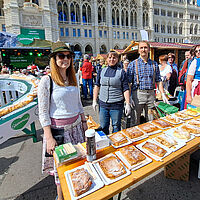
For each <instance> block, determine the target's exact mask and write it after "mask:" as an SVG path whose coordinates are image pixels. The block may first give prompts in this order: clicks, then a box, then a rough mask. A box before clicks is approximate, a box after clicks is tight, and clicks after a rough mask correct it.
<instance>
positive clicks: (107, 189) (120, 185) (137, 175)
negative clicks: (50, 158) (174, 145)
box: [57, 133, 200, 200]
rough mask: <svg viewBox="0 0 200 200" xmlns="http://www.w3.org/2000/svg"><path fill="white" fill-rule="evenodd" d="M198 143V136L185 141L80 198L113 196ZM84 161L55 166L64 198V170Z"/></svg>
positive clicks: (110, 149) (108, 150)
mask: <svg viewBox="0 0 200 200" xmlns="http://www.w3.org/2000/svg"><path fill="white" fill-rule="evenodd" d="M156 135H160V133H159V134H156ZM156 135H152V136H150V137H149V138H153V137H155V136H156ZM145 140H146V139H145ZM142 141H144V140H142ZM142 141H139V142H134V143H133V144H134V145H136V144H139V143H141V142H142ZM199 144H200V140H199V137H195V138H194V139H193V140H191V141H189V142H187V143H186V145H185V146H184V147H182V148H181V149H179V150H177V151H175V152H173V153H172V154H170V155H169V156H167V157H165V158H164V159H163V161H155V160H153V162H151V163H150V164H148V165H146V166H143V167H142V168H140V169H138V170H136V171H132V172H131V175H129V176H127V177H125V178H123V179H121V180H119V181H117V182H115V183H113V184H111V185H106V186H104V187H103V188H101V189H99V190H97V191H95V192H94V193H92V194H89V195H87V196H85V197H83V198H82V199H83V200H87V199H88V200H89V199H109V198H111V197H113V196H114V195H116V194H118V193H120V192H122V191H123V190H125V189H126V188H128V187H130V186H131V185H133V184H135V183H137V182H138V181H140V180H142V179H143V178H145V177H147V176H148V175H150V174H152V173H153V172H155V171H157V170H159V169H160V168H162V167H164V166H166V165H168V164H169V163H171V162H173V161H175V160H176V159H178V158H180V157H181V156H183V155H185V154H186V153H192V152H194V151H196V150H197V149H199ZM114 151H116V149H114V148H113V147H112V146H110V147H107V148H105V149H103V150H102V151H100V152H98V153H97V158H100V157H103V156H104V155H107V154H109V153H111V152H114ZM85 161H86V160H81V161H78V162H76V163H73V164H68V165H62V166H60V167H58V168H57V171H58V175H59V179H60V183H61V187H62V191H63V195H64V199H65V200H69V199H71V195H70V193H69V189H68V186H67V182H66V178H65V175H64V172H65V171H67V170H70V169H73V168H75V167H77V166H80V165H82V164H84V163H85Z"/></svg>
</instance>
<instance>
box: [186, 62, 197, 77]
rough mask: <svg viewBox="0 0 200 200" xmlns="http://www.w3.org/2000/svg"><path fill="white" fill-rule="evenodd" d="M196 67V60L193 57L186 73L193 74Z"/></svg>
mask: <svg viewBox="0 0 200 200" xmlns="http://www.w3.org/2000/svg"><path fill="white" fill-rule="evenodd" d="M196 67H197V60H196V59H194V60H193V61H192V62H191V64H190V67H189V69H188V75H192V76H194V74H195V72H196Z"/></svg>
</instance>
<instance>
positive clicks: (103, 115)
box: [99, 107, 123, 135]
mask: <svg viewBox="0 0 200 200" xmlns="http://www.w3.org/2000/svg"><path fill="white" fill-rule="evenodd" d="M122 114H123V108H121V109H120V110H109V109H106V108H102V107H100V109H99V120H100V125H101V128H102V129H103V132H104V133H105V134H106V135H108V134H109V126H110V118H111V120H112V128H113V131H112V132H113V133H115V132H118V131H120V130H121V119H122Z"/></svg>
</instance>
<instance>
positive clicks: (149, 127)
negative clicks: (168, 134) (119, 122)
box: [137, 122, 161, 135]
mask: <svg viewBox="0 0 200 200" xmlns="http://www.w3.org/2000/svg"><path fill="white" fill-rule="evenodd" d="M137 127H138V128H139V129H140V130H142V131H144V132H145V133H147V134H148V135H153V134H156V133H160V132H161V130H160V129H159V128H158V127H157V126H155V125H153V124H152V123H151V122H147V123H145V124H140V125H138V126H137Z"/></svg>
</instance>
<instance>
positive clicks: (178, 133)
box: [165, 126, 195, 142]
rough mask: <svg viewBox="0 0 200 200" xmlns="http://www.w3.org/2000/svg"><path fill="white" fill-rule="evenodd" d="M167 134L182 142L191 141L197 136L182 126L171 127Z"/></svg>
mask: <svg viewBox="0 0 200 200" xmlns="http://www.w3.org/2000/svg"><path fill="white" fill-rule="evenodd" d="M165 133H166V134H168V135H170V136H172V137H174V138H175V140H178V141H182V142H189V141H190V140H193V139H194V138H195V136H194V135H191V134H190V133H189V132H188V131H185V130H183V129H182V128H181V126H179V127H177V128H171V129H169V130H166V131H165Z"/></svg>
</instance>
